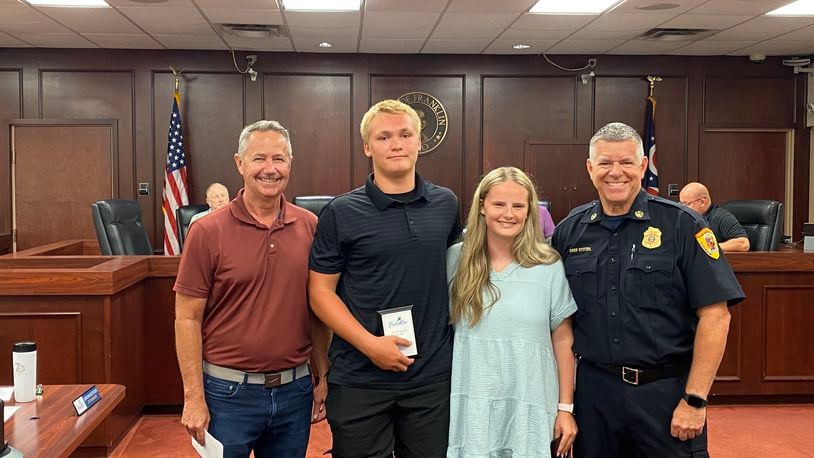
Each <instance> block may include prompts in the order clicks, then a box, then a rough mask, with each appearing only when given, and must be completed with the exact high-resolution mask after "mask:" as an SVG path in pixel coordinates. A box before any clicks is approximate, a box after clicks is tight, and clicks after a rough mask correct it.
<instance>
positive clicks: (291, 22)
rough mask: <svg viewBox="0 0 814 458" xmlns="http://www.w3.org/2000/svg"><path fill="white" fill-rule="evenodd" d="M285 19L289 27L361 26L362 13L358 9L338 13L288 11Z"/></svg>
mask: <svg viewBox="0 0 814 458" xmlns="http://www.w3.org/2000/svg"><path fill="white" fill-rule="evenodd" d="M285 20H286V22H287V23H288V26H289V27H312V28H319V27H359V22H360V15H359V12H358V11H343V12H337V13H305V12H302V11H286V12H285Z"/></svg>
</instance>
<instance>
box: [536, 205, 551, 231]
mask: <svg viewBox="0 0 814 458" xmlns="http://www.w3.org/2000/svg"><path fill="white" fill-rule="evenodd" d="M538 207H540V229H541V230H542V231H543V236H544V237H545V238H547V239H550V238H551V235H552V234H553V233H554V220H553V219H551V213H549V212H548V209H547V208H545V207H543V206H542V205H538Z"/></svg>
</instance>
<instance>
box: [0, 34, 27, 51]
mask: <svg viewBox="0 0 814 458" xmlns="http://www.w3.org/2000/svg"><path fill="white" fill-rule="evenodd" d="M0 46H4V47H9V46H11V47H21V48H22V47H28V46H31V45H29V44H27V43H26V42H24V41H20V40H18V39H16V38H14V37H12V36H11V35H9V34H7V33H3V32H0Z"/></svg>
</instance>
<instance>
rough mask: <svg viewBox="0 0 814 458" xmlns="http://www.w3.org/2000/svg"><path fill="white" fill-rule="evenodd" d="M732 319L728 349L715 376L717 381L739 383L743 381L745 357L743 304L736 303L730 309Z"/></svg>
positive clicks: (727, 339)
mask: <svg viewBox="0 0 814 458" xmlns="http://www.w3.org/2000/svg"><path fill="white" fill-rule="evenodd" d="M729 313H730V314H731V319H730V321H729V334H728V335H727V338H726V350H725V351H724V356H723V359H722V360H721V365H720V366H719V367H718V373H717V374H716V376H715V381H716V382H724V383H727V382H734V383H739V382H742V381H743V376H742V372H741V361H742V360H743V358H744V354H743V347H742V345H743V339H742V338H741V337H742V336H743V331H742V327H743V325H744V323H743V313H742V311H741V305H740V304H739V305H736V306H734V307H731V308H730V309H729Z"/></svg>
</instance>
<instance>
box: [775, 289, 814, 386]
mask: <svg viewBox="0 0 814 458" xmlns="http://www.w3.org/2000/svg"><path fill="white" fill-rule="evenodd" d="M812 293H814V285H795V286H771V285H769V286H766V287H765V288H764V290H763V313H764V315H765V317H766V320H765V326H766V327H765V330H764V332H765V341H766V347H765V349H766V351H765V354H764V355H763V364H764V370H763V374H764V379H763V380H764V381H767V382H795V381H796V382H803V381H805V382H812V381H814V347H812V346H811V345H800V343H801V342H808V341H809V340H810V335H811V329H814V308H812V307H811V296H812Z"/></svg>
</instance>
